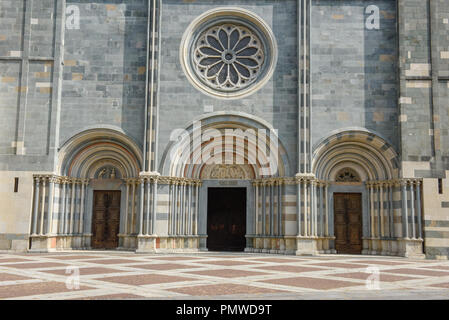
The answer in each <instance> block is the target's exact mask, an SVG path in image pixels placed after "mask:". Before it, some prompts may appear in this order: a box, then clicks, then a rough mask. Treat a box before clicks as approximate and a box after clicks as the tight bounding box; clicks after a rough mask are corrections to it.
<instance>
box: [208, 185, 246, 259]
mask: <svg viewBox="0 0 449 320" xmlns="http://www.w3.org/2000/svg"><path fill="white" fill-rule="evenodd" d="M207 203H208V205H207V248H208V249H209V250H211V251H243V250H244V249H245V246H246V238H245V234H246V188H209V190H208V202H207Z"/></svg>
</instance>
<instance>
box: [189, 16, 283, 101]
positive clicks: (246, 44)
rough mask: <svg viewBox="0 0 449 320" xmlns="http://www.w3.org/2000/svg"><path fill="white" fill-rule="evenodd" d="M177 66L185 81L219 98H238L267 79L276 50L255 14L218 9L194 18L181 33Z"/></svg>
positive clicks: (253, 89)
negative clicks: (179, 65)
mask: <svg viewBox="0 0 449 320" xmlns="http://www.w3.org/2000/svg"><path fill="white" fill-rule="evenodd" d="M180 59H181V64H182V67H183V69H184V72H185V74H186V75H187V78H188V79H189V81H190V82H191V83H192V84H193V85H194V86H195V87H196V88H198V89H200V90H202V91H203V92H205V93H207V94H209V95H212V96H214V97H220V98H242V97H244V96H247V95H249V94H251V93H254V92H255V91H257V90H258V89H259V88H260V87H262V86H263V85H264V84H265V83H266V82H267V81H268V79H269V78H270V77H271V75H272V74H273V71H274V67H275V64H276V59H277V47H276V42H275V40H274V36H273V33H272V32H271V30H270V28H269V27H268V26H267V25H266V24H265V22H263V20H261V19H260V18H259V17H257V16H256V15H255V14H253V13H250V12H248V11H246V10H243V9H239V8H219V9H214V10H211V11H208V12H206V13H205V14H203V15H201V16H200V17H198V18H197V19H196V20H195V21H193V22H192V24H191V25H190V26H189V28H188V29H187V30H186V32H185V33H184V37H183V40H182V43H181V50H180Z"/></svg>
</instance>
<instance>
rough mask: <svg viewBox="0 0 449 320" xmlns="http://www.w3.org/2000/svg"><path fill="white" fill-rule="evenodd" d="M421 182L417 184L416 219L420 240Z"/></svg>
mask: <svg viewBox="0 0 449 320" xmlns="http://www.w3.org/2000/svg"><path fill="white" fill-rule="evenodd" d="M421 215H422V212H421V181H417V182H416V218H417V220H418V239H422V217H421Z"/></svg>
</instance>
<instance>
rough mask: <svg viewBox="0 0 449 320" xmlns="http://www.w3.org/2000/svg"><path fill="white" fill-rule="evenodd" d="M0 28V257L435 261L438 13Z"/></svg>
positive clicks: (189, 1) (252, 0) (444, 226)
mask: <svg viewBox="0 0 449 320" xmlns="http://www.w3.org/2000/svg"><path fill="white" fill-rule="evenodd" d="M0 17H1V19H0V116H1V117H0V121H1V125H0V250H7V251H31V252H48V251H56V250H71V249H86V250H89V249H116V250H131V251H136V252H139V253H151V252H193V251H207V250H210V251H212V250H220V251H223V250H232V251H246V252H256V253H257V252H261V253H277V254H296V255H318V254H323V253H334V254H368V255H392V256H404V257H413V258H424V257H427V258H431V259H447V258H448V256H449V177H448V174H449V51H448V50H449V22H448V20H449V3H448V2H447V1H446V0H430V1H427V0H425V1H423V0H372V1H370V0H365V1H364V0H343V1H334V0H282V1H279V0H262V1H261V0H232V1H225V2H223V1H216V0H82V1H81V0H0Z"/></svg>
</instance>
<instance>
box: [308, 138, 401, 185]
mask: <svg viewBox="0 0 449 320" xmlns="http://www.w3.org/2000/svg"><path fill="white" fill-rule="evenodd" d="M337 166H338V167H348V168H351V169H354V170H355V171H356V172H357V173H359V175H360V177H361V178H362V180H364V181H371V180H391V179H394V178H397V177H398V176H399V161H398V155H397V153H396V152H395V151H394V149H393V147H392V146H391V145H390V144H389V143H388V142H386V141H385V140H383V139H382V138H381V137H379V136H377V135H375V134H373V133H371V132H368V131H364V130H349V131H344V132H339V133H337V134H334V135H332V136H330V137H329V138H327V139H324V140H322V141H321V142H320V143H319V144H318V146H317V147H316V148H315V151H314V157H313V162H312V171H313V172H314V173H315V174H316V176H317V177H318V178H320V179H324V180H332V179H333V178H332V175H333V174H334V173H335V170H334V168H335V167H337ZM360 170H362V171H363V172H360Z"/></svg>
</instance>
